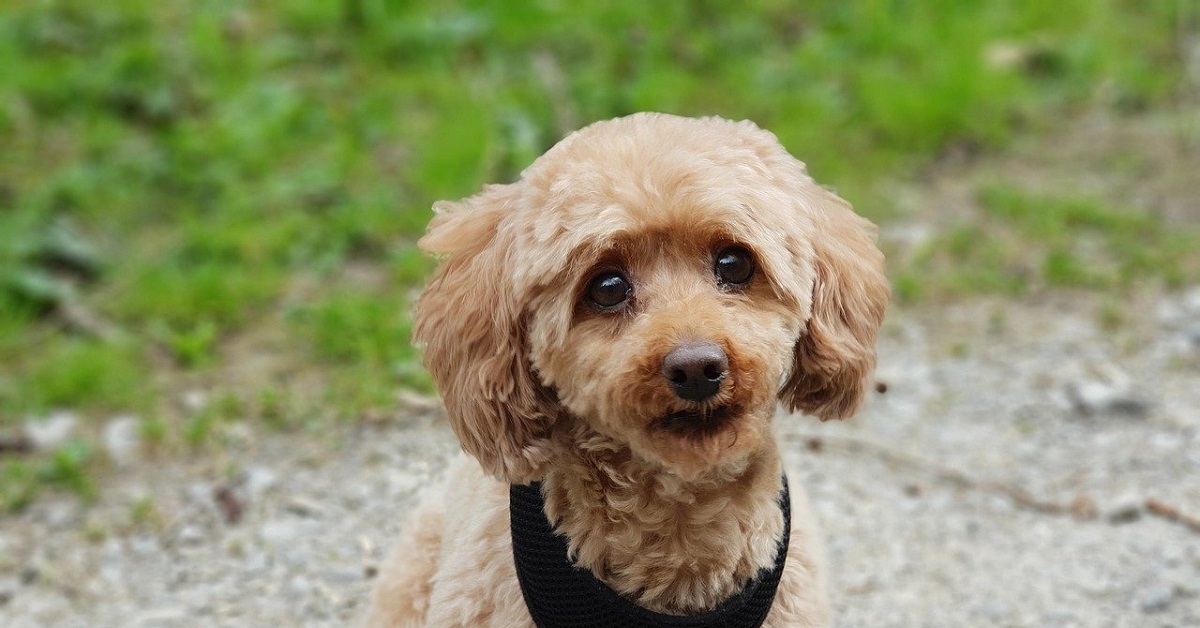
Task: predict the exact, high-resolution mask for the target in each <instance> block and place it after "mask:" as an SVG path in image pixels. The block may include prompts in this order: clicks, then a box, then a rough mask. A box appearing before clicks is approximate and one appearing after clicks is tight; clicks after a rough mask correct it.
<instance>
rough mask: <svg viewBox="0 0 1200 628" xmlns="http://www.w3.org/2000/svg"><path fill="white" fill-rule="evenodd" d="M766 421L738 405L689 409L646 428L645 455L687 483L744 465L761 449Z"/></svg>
mask: <svg viewBox="0 0 1200 628" xmlns="http://www.w3.org/2000/svg"><path fill="white" fill-rule="evenodd" d="M765 423H766V422H765V421H764V420H762V419H761V418H760V417H758V416H756V414H755V413H751V412H748V411H747V410H746V409H745V408H744V407H742V406H739V405H721V406H715V407H711V408H710V407H702V408H689V409H684V410H676V411H672V412H669V413H666V414H663V415H662V416H659V417H657V418H655V419H653V420H652V421H650V423H649V424H647V426H646V431H645V435H644V439H643V441H642V442H643V444H644V449H643V448H639V449H643V453H644V454H648V455H649V456H650V457H652V458H654V459H656V460H657V461H658V462H659V464H661V465H662V466H663V468H665V469H667V470H669V471H671V472H673V473H675V474H676V475H679V476H680V477H682V478H684V479H688V480H691V479H697V478H700V477H702V476H705V475H707V474H709V473H710V472H720V471H721V470H724V469H729V468H730V467H738V466H740V465H742V464H743V463H744V462H745V461H746V460H747V459H748V458H749V457H750V455H751V454H753V453H754V452H757V451H758V450H759V449H761V447H762V445H763V438H764V434H765V433H766V429H767V428H766V425H765Z"/></svg>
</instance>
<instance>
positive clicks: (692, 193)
mask: <svg viewBox="0 0 1200 628" xmlns="http://www.w3.org/2000/svg"><path fill="white" fill-rule="evenodd" d="M435 209H436V211H437V216H436V217H435V218H434V220H433V221H432V222H431V224H430V226H429V231H428V233H427V235H426V236H425V238H423V239H422V241H421V246H422V247H423V248H424V249H425V250H426V251H429V252H430V253H433V254H435V255H437V256H439V257H441V259H442V262H441V264H440V266H439V267H438V269H437V271H436V272H435V274H434V276H433V278H432V279H431V280H430V282H429V284H428V286H427V287H426V289H425V291H424V292H423V294H422V295H421V298H420V300H419V301H418V304H417V308H416V325H415V327H414V338H415V340H416V342H417V343H418V344H419V345H420V346H422V347H423V349H424V355H425V361H426V365H427V367H428V368H429V371H430V373H431V374H432V375H433V378H434V380H435V381H436V382H437V384H438V387H439V390H440V391H441V393H442V397H443V399H444V401H445V404H446V410H447V415H448V417H449V419H450V424H451V427H452V428H453V429H454V432H455V434H456V435H457V436H458V438H459V441H460V442H461V444H462V448H463V450H464V451H465V452H466V453H468V454H470V456H472V457H473V458H474V459H475V461H477V463H478V464H475V463H472V462H470V461H469V460H468V459H465V458H464V459H463V460H462V461H459V462H458V463H456V464H455V465H454V467H453V469H452V470H451V471H450V477H449V478H448V479H447V481H446V482H445V484H444V486H443V487H442V488H441V489H439V492H436V493H434V494H432V495H430V496H428V497H427V498H426V499H425V501H424V502H423V504H422V505H421V506H420V507H419V508H418V510H417V512H415V513H414V514H413V516H412V518H411V520H410V522H409V524H408V526H407V528H406V532H405V535H404V536H403V537H402V538H401V540H400V542H399V544H398V546H397V548H396V549H395V550H394V552H393V554H392V557H391V558H390V559H389V562H388V563H387V564H386V565H385V566H384V567H383V569H382V570H381V573H380V579H379V582H378V583H377V586H376V589H375V592H374V594H373V596H372V600H371V606H370V608H369V610H368V614H367V617H366V619H365V622H366V623H367V624H368V625H372V626H396V625H412V626H420V625H427V626H439V627H440V626H504V627H513V626H531V625H532V623H531V620H530V619H529V616H528V614H527V612H526V611H525V608H524V602H523V600H522V599H521V594H520V590H519V587H518V585H517V581H516V574H515V570H514V567H513V562H512V556H511V547H510V542H511V541H510V537H509V535H510V531H509V527H508V512H507V495H508V491H507V483H509V482H521V483H523V482H529V481H534V480H541V481H543V490H544V492H545V495H546V510H547V515H548V516H549V517H550V518H551V520H552V521H554V522H555V524H556V529H557V530H558V531H559V532H560V533H562V534H564V535H566V537H567V538H568V540H569V543H570V548H571V551H572V557H573V559H574V560H575V562H576V564H577V565H580V566H582V567H586V568H588V569H591V570H592V572H593V573H594V574H596V576H597V577H598V578H600V579H601V580H603V581H604V582H605V583H607V584H608V585H609V586H610V587H612V588H613V589H614V590H615V591H617V592H619V593H621V594H623V595H625V596H627V597H628V598H629V599H631V600H633V601H635V602H637V603H639V604H641V605H643V606H645V607H647V608H650V609H652V610H655V611H659V612H667V613H675V614H686V613H692V612H697V611H701V610H705V609H707V608H711V607H713V606H715V605H717V604H719V603H720V602H721V601H723V600H724V599H726V598H727V597H728V596H729V595H730V594H731V593H733V592H734V591H736V590H738V589H739V588H740V587H742V586H743V585H744V583H745V582H746V580H747V579H748V578H749V577H750V576H751V575H752V574H754V573H755V572H756V571H757V570H758V569H759V568H760V567H763V566H766V565H769V564H770V563H771V562H772V559H773V558H774V551H775V543H776V540H777V539H778V538H779V534H780V532H781V528H782V525H783V521H782V517H781V516H780V513H779V510H778V508H776V507H775V499H776V495H777V494H778V491H779V489H780V470H781V462H780V457H779V454H778V451H777V448H776V445H775V441H774V439H773V436H772V431H771V423H772V420H773V417H774V415H775V412H776V406H777V404H778V403H779V402H782V403H783V405H784V406H786V407H787V408H788V409H789V410H801V411H804V412H806V413H809V414H812V415H815V416H817V417H819V418H821V419H831V418H842V417H846V416H849V415H850V414H852V413H853V412H854V411H855V410H856V409H857V407H858V405H859V404H860V402H861V401H862V399H863V396H864V390H865V389H866V386H867V384H868V382H869V379H870V377H871V374H872V371H873V369H874V365H875V339H876V334H877V332H878V329H879V326H880V324H881V321H882V318H883V314H884V308H885V305H886V303H887V301H888V299H889V296H890V293H889V289H888V285H887V281H886V279H885V278H884V276H883V272H882V269H883V256H882V254H881V253H880V252H879V250H878V249H877V248H876V246H875V243H874V240H875V228H874V226H873V225H871V224H870V223H869V222H868V221H866V220H864V219H863V218H861V217H859V216H857V215H856V214H855V213H854V212H853V211H852V210H851V208H850V206H849V204H847V203H846V202H845V201H843V200H841V199H840V198H838V197H837V196H836V195H834V194H833V193H831V192H829V191H827V190H825V189H824V188H822V187H820V186H819V185H817V184H816V183H814V182H813V180H812V179H811V178H810V177H809V176H808V174H807V173H806V171H805V168H804V165H803V164H802V163H801V162H799V161H797V160H796V159H795V158H793V157H792V156H791V155H789V154H788V153H787V152H786V151H785V150H784V149H783V148H782V147H781V146H780V145H779V143H778V141H776V139H775V137H774V136H773V135H771V134H770V133H768V132H766V131H763V130H761V129H759V128H758V127H756V126H755V125H753V124H752V123H749V122H730V121H726V120H722V119H718V118H706V119H699V120H697V119H688V118H679V117H674V116H667V115H662V114H637V115H633V116H629V117H626V118H620V119H616V120H611V121H608V122H601V123H597V124H594V125H592V126H589V127H587V128H585V129H583V130H581V131H578V132H576V133H574V134H573V135H571V136H569V137H568V138H566V139H564V140H563V141H562V142H559V144H558V145H556V146H555V147H554V148H552V149H551V150H550V151H548V152H547V153H546V154H545V155H543V156H542V157H541V158H539V159H538V160H537V161H536V162H534V163H533V165H531V166H530V167H529V168H528V169H527V170H526V171H525V172H524V173H522V176H521V178H520V180H519V181H517V182H515V183H512V184H508V185H494V186H489V187H487V188H485V189H484V190H483V191H482V192H481V193H479V194H477V195H476V196H473V197H471V198H468V199H465V200H463V201H461V202H458V203H449V202H444V203H439V204H438V205H436V206H435ZM730 245H738V246H742V247H744V248H745V249H747V250H749V251H750V252H751V254H752V256H753V259H754V262H755V264H756V270H755V275H754V278H753V280H752V281H751V282H750V283H749V284H748V285H747V286H745V287H744V288H743V289H738V290H729V289H723V288H722V287H721V286H720V285H718V283H717V281H716V279H715V277H714V272H713V259H714V256H715V255H716V253H717V251H719V250H721V249H722V248H724V247H728V246H730ZM613 269H616V270H619V271H620V272H622V273H623V274H625V275H626V276H627V277H628V278H629V280H630V282H631V283H632V285H633V289H634V291H633V296H632V298H631V300H630V302H629V303H628V304H626V306H624V307H623V308H622V309H621V310H620V311H617V312H608V311H600V310H598V309H597V308H595V307H589V305H588V304H587V303H586V301H585V299H584V294H585V292H586V287H587V285H588V282H589V280H590V279H591V278H592V277H594V276H595V275H596V273H597V272H600V271H603V270H613ZM688 341H705V342H710V343H714V344H716V345H717V346H719V347H720V348H721V349H723V350H724V352H725V353H726V355H727V356H728V360H729V373H728V376H727V378H726V379H725V381H724V382H723V383H722V385H721V388H720V391H719V392H718V393H717V394H716V396H715V397H713V398H711V399H707V400H705V401H703V402H702V403H696V402H691V401H687V400H684V399H682V398H680V397H678V396H677V395H675V394H674V392H673V390H672V389H671V387H670V386H669V385H668V383H667V382H666V381H665V380H664V378H663V376H662V375H661V373H660V371H661V366H662V364H663V359H664V356H665V355H667V353H668V352H670V351H671V350H672V348H674V347H676V346H678V345H679V344H680V343H682V342H688ZM680 412H692V413H694V415H695V416H696V417H697V420H698V421H699V423H700V426H699V427H697V428H696V429H691V430H686V431H679V430H674V429H665V428H664V427H663V425H664V424H663V418H664V417H667V416H669V415H672V413H680ZM718 413H720V416H722V417H724V418H723V419H722V420H720V421H718V420H716V419H713V418H712V417H714V416H717V415H718ZM689 416H690V415H689ZM792 495H793V512H794V513H795V514H794V515H793V525H792V528H793V530H792V534H793V537H792V543H791V546H790V550H789V555H788V563H787V568H786V571H785V574H784V577H783V580H782V582H781V585H780V588H779V591H778V594H777V598H776V603H775V606H774V607H773V608H772V612H771V615H770V616H769V617H768V620H767V625H769V626H824V625H828V623H829V610H828V601H827V599H826V592H825V583H824V582H825V580H824V579H825V574H824V565H823V560H824V558H823V550H822V546H821V541H820V538H819V535H818V532H817V527H816V523H815V521H814V520H813V518H812V516H811V513H810V512H809V509H808V506H807V503H806V500H805V497H804V494H803V491H801V490H800V489H799V487H793V490H792Z"/></svg>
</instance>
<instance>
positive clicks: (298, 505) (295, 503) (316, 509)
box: [285, 496, 325, 517]
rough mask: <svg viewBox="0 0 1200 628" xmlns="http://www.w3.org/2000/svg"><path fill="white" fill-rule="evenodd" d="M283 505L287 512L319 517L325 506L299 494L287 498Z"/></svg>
mask: <svg viewBox="0 0 1200 628" xmlns="http://www.w3.org/2000/svg"><path fill="white" fill-rule="evenodd" d="M285 507H286V508H287V509H288V511H289V512H292V513H295V514H297V515H300V516H302V517H319V516H321V514H323V513H324V512H325V507H324V506H322V505H321V504H319V503H318V502H317V501H316V500H313V499H309V498H307V497H301V496H296V497H293V498H291V499H289V500H288V501H287V505H286V506H285Z"/></svg>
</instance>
